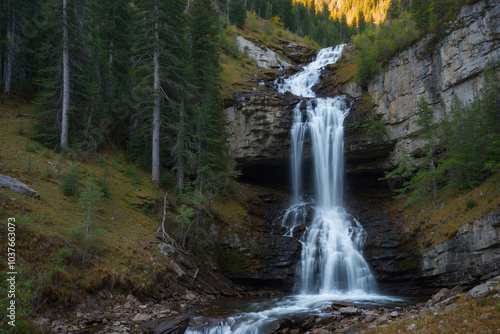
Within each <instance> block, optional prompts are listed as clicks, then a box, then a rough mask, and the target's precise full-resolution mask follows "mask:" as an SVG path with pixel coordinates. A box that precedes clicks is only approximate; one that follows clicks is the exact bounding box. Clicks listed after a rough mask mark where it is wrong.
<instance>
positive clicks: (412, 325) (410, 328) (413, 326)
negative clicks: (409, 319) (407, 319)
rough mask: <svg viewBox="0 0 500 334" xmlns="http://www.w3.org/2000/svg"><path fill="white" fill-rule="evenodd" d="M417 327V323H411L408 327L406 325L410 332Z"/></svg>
mask: <svg viewBox="0 0 500 334" xmlns="http://www.w3.org/2000/svg"><path fill="white" fill-rule="evenodd" d="M415 327H417V325H415V324H411V325H409V326H408V327H406V331H407V332H409V331H411V330H413V329H415Z"/></svg>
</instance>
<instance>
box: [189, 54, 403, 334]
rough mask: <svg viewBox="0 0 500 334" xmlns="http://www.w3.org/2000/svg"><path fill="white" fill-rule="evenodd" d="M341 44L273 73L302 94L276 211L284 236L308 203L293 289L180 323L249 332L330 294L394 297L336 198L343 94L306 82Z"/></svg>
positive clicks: (311, 309) (286, 88) (310, 309)
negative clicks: (286, 180)
mask: <svg viewBox="0 0 500 334" xmlns="http://www.w3.org/2000/svg"><path fill="white" fill-rule="evenodd" d="M342 49H343V45H339V46H336V47H329V48H326V49H322V50H320V51H319V53H318V55H317V57H316V59H315V60H314V61H313V62H311V63H310V64H309V65H307V66H305V67H304V69H303V71H301V72H299V73H297V74H295V75H293V76H291V77H289V78H285V79H283V78H279V79H278V80H277V81H276V87H277V90H278V91H279V92H282V93H286V92H291V93H292V94H294V95H298V96H302V97H305V99H304V100H303V101H301V102H300V103H299V104H298V105H297V106H296V107H295V110H294V121H293V125H292V128H291V130H290V133H291V142H292V148H291V170H292V188H293V193H292V203H291V206H290V208H289V209H288V210H286V211H285V212H284V214H283V216H282V218H281V222H280V223H281V225H282V226H284V227H286V228H287V229H286V230H287V231H288V232H287V233H286V234H285V235H286V236H289V237H293V229H294V228H295V227H296V226H299V225H304V224H305V223H306V219H307V217H308V216H309V215H308V210H314V215H313V219H312V222H311V224H310V226H308V227H307V228H306V230H305V232H304V235H303V236H302V238H301V239H300V242H301V243H302V253H301V259H300V261H299V263H298V264H297V269H296V289H295V293H296V294H295V295H292V296H290V297H288V298H284V299H279V300H275V301H273V302H272V303H271V305H270V304H269V303H262V305H260V306H256V305H255V303H252V304H251V305H250V306H248V307H247V309H245V310H244V309H240V310H241V313H239V314H236V315H234V316H231V317H228V318H225V319H210V320H206V319H205V318H204V317H199V318H198V319H196V318H195V323H194V324H192V325H191V326H190V327H189V329H188V330H187V331H186V333H188V334H192V333H206V334H215V333H221V334H222V333H224V334H230V333H238V334H240V333H241V334H243V333H250V334H257V333H262V332H267V331H269V329H270V328H272V326H273V325H274V326H275V325H276V323H277V322H278V321H279V318H280V317H282V316H285V315H290V314H320V313H321V308H323V307H325V305H328V303H331V301H332V300H344V301H352V302H355V301H361V302H367V301H368V303H370V302H372V301H374V300H384V299H386V300H394V299H391V297H385V296H381V295H378V294H376V291H377V287H376V283H375V278H374V276H373V275H372V273H371V271H370V268H369V266H368V264H367V262H366V261H365V260H364V258H363V256H362V254H361V250H362V247H363V244H364V241H365V239H366V233H365V232H364V230H363V228H362V227H361V225H360V224H359V223H358V222H357V221H356V219H354V217H352V216H351V215H349V214H348V213H347V212H346V210H345V209H344V208H343V207H342V201H343V177H344V160H343V149H344V143H343V137H344V130H343V122H344V118H345V117H346V115H347V114H348V112H349V106H350V102H349V101H348V100H347V99H346V97H344V96H337V97H333V98H317V97H315V96H314V95H315V94H314V92H313V91H312V86H313V85H314V84H316V83H317V82H318V81H319V76H320V70H321V69H322V68H323V67H324V66H325V65H327V64H331V63H335V62H336V61H337V60H338V59H339V58H340V56H341V54H342ZM306 140H309V141H310V146H311V149H312V166H313V173H314V184H313V185H314V187H313V188H314V192H313V194H305V192H304V189H303V188H305V187H304V185H303V183H304V182H303V179H302V175H303V174H304V171H303V166H302V160H303V147H304V142H305V141H306Z"/></svg>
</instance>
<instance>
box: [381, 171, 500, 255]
mask: <svg viewBox="0 0 500 334" xmlns="http://www.w3.org/2000/svg"><path fill="white" fill-rule="evenodd" d="M429 198H430V196H429ZM438 198H439V200H438V201H437V202H436V203H434V202H433V201H432V200H431V199H429V200H422V201H419V202H417V203H415V204H413V205H410V206H406V205H405V202H406V199H401V200H394V201H389V202H386V203H385V205H384V210H386V211H388V212H389V213H390V214H391V217H392V218H393V219H395V220H399V221H403V222H405V228H406V229H407V230H408V231H407V232H409V233H412V234H416V233H418V236H419V238H418V242H419V244H420V246H421V247H422V248H423V249H426V248H429V247H432V246H433V245H436V244H440V243H443V242H444V241H446V240H447V239H449V238H450V237H452V236H453V235H455V233H456V232H457V231H458V229H459V228H460V227H461V226H463V225H465V224H468V223H473V222H474V221H475V220H477V219H481V218H482V217H483V216H484V215H486V214H488V213H491V212H494V211H496V210H498V209H499V208H500V175H498V174H495V175H492V176H490V177H489V178H488V179H486V180H485V181H484V182H483V183H482V184H481V185H479V186H478V187H476V188H474V189H472V190H470V191H468V192H466V193H459V192H457V191H455V190H453V189H451V188H445V189H441V190H440V191H439V193H438Z"/></svg>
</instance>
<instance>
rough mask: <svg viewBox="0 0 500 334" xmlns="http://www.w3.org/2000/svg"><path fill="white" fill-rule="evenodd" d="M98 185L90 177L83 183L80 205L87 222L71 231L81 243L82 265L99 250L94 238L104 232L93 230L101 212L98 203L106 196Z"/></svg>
mask: <svg viewBox="0 0 500 334" xmlns="http://www.w3.org/2000/svg"><path fill="white" fill-rule="evenodd" d="M97 183H98V179H97V178H96V177H95V176H89V177H88V178H87V179H86V180H85V181H84V182H83V189H82V192H81V194H80V198H79V199H78V204H80V206H81V208H82V209H83V212H82V215H84V216H85V222H83V223H78V224H75V225H73V226H72V228H71V231H70V235H71V237H72V238H73V240H74V241H79V242H80V248H79V255H80V257H81V260H82V264H85V262H86V261H87V260H88V257H89V253H91V252H92V251H95V250H96V249H97V245H96V243H95V241H94V238H95V237H97V236H99V235H101V234H102V230H100V229H97V228H91V222H92V221H93V220H94V219H95V216H96V212H97V210H99V207H98V206H97V202H99V201H100V199H101V198H102V197H103V196H104V193H103V192H102V191H101V190H100V187H99V185H98V184H97Z"/></svg>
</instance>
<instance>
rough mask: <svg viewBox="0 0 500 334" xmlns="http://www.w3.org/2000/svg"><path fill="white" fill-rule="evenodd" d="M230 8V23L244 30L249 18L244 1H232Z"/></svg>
mask: <svg viewBox="0 0 500 334" xmlns="http://www.w3.org/2000/svg"><path fill="white" fill-rule="evenodd" d="M228 7H229V8H228V21H229V23H230V24H234V25H236V26H237V27H238V28H243V27H244V26H245V20H246V18H247V11H246V8H245V2H244V0H230V2H229V5H228Z"/></svg>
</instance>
